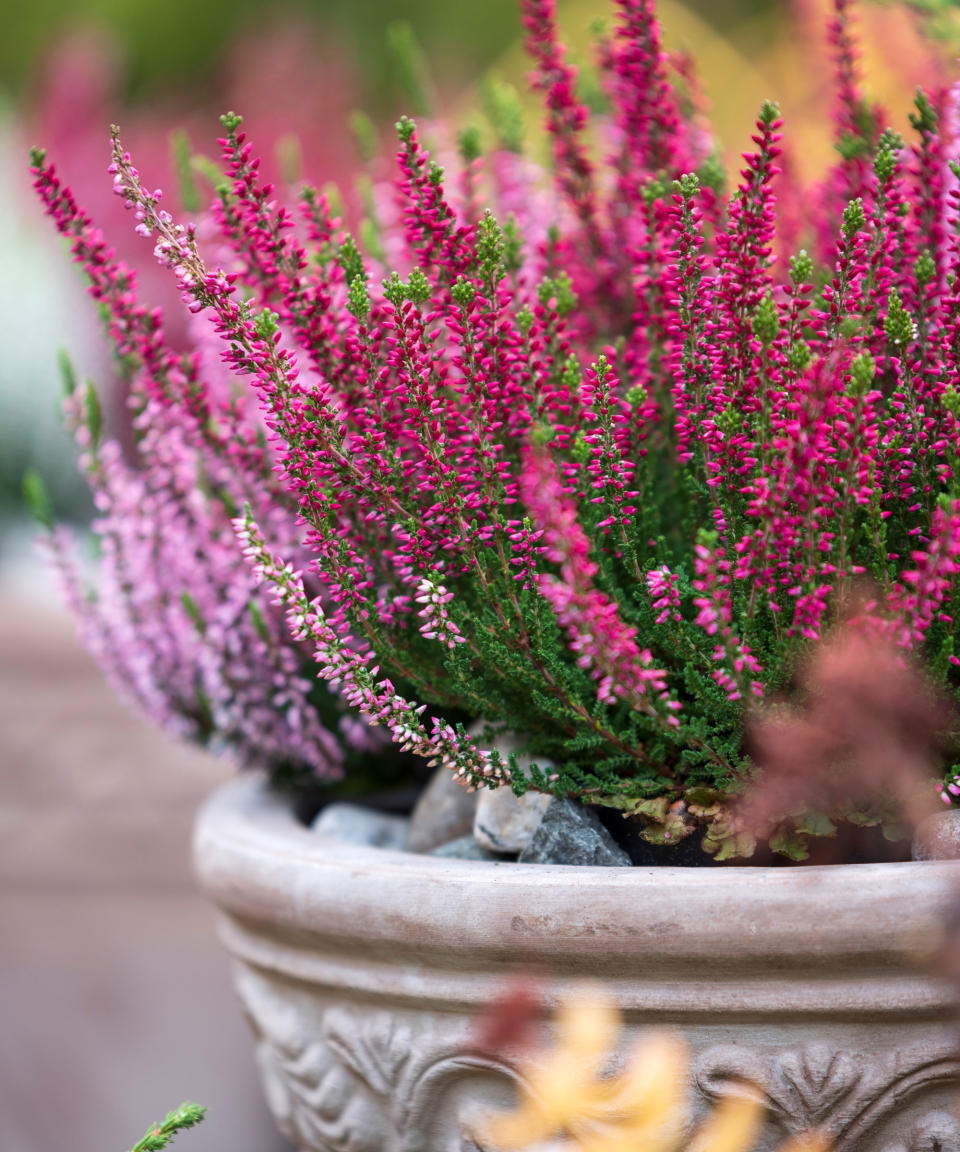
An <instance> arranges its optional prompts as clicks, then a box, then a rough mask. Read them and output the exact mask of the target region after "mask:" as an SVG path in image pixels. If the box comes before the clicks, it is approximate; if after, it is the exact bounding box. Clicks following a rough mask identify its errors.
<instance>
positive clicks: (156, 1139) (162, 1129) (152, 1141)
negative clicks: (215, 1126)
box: [130, 1104, 207, 1152]
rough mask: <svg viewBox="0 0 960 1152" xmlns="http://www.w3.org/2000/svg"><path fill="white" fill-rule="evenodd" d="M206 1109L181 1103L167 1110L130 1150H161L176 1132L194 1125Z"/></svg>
mask: <svg viewBox="0 0 960 1152" xmlns="http://www.w3.org/2000/svg"><path fill="white" fill-rule="evenodd" d="M206 1111H207V1110H206V1108H201V1107H200V1105H199V1104H181V1105H180V1107H179V1108H175V1109H174V1110H173V1111H172V1112H168V1113H167V1115H166V1116H165V1117H164V1119H163V1120H161V1121H160V1123H159V1124H154V1125H152V1126H151V1127H150V1129H149V1131H148V1132H147V1134H146V1135H145V1136H144V1137H143V1139H142V1140H139V1141H138V1142H137V1143H136V1144H134V1146H133V1148H131V1150H130V1152H163V1149H164V1148H166V1147H167V1146H168V1145H169V1144H170V1143H171V1142H172V1140H173V1138H174V1137H175V1136H176V1135H177V1134H178V1133H180V1132H186V1131H187V1130H188V1129H189V1128H194V1127H196V1125H197V1124H199V1123H200V1121H201V1120H202V1119H203V1118H204V1116H205V1115H206Z"/></svg>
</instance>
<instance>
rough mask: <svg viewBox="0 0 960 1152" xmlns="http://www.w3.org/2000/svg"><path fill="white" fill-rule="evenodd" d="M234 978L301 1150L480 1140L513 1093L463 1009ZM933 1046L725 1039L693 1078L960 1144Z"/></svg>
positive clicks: (438, 1149)
mask: <svg viewBox="0 0 960 1152" xmlns="http://www.w3.org/2000/svg"><path fill="white" fill-rule="evenodd" d="M237 989H238V992H239V994H240V998H241V1000H242V1002H243V1004H244V1006H245V1009H246V1012H247V1015H248V1017H249V1019H250V1023H251V1026H252V1028H253V1031H254V1034H255V1037H256V1042H257V1056H258V1061H259V1064H260V1069H261V1075H262V1078H263V1082H264V1088H265V1091H266V1095H267V1100H268V1103H269V1105H270V1107H271V1109H272V1111H273V1113H274V1115H275V1117H276V1119H277V1122H278V1124H279V1126H280V1128H281V1129H282V1131H283V1132H284V1133H285V1135H286V1136H287V1137H288V1138H289V1139H290V1140H291V1141H292V1142H293V1143H294V1144H295V1145H297V1147H298V1148H300V1149H303V1150H304V1152H483V1149H482V1136H481V1135H480V1133H481V1132H482V1121H483V1118H484V1116H485V1115H489V1113H490V1111H491V1110H492V1109H495V1108H502V1107H506V1106H509V1104H510V1102H511V1100H512V1098H513V1090H514V1088H515V1086H516V1084H517V1081H518V1079H519V1076H518V1073H517V1072H516V1071H515V1070H514V1069H512V1068H510V1067H509V1066H508V1065H506V1064H503V1063H499V1062H497V1061H495V1060H491V1059H488V1058H485V1057H481V1056H472V1055H464V1054H463V1051H462V1045H463V1041H464V1039H465V1032H464V1027H463V1022H462V1020H459V1019H458V1018H457V1017H456V1016H453V1017H444V1016H442V1015H438V1014H430V1013H424V1014H423V1015H422V1016H419V1017H418V1016H416V1015H409V1016H405V1015H403V1014H400V1013H398V1012H396V1011H394V1010H392V1009H390V1008H389V1007H383V1008H381V1007H375V1006H373V1005H364V1006H346V1005H343V1004H342V1003H341V1004H335V1005H332V1006H330V1007H325V1006H324V1005H323V1003H322V1002H321V1001H320V1000H319V998H317V997H316V995H315V994H314V993H313V992H312V991H311V990H310V989H309V988H308V987H306V986H301V985H297V984H296V983H294V982H287V981H283V980H281V979H279V978H277V977H272V976H267V975H263V974H261V973H259V972H258V971H257V970H256V969H252V968H249V967H247V966H245V965H241V966H240V969H239V972H238V977H237ZM934 1047H935V1045H934V1044H933V1043H930V1042H928V1043H925V1044H921V1043H918V1042H914V1043H912V1044H908V1045H905V1046H902V1047H901V1048H899V1049H897V1050H895V1051H892V1052H891V1051H887V1052H883V1053H878V1054H868V1053H864V1052H859V1051H856V1050H849V1051H838V1050H836V1049H833V1048H831V1047H830V1046H828V1045H825V1044H807V1045H800V1046H798V1047H796V1048H790V1049H785V1050H781V1051H779V1052H776V1051H775V1052H772V1053H771V1052H770V1051H768V1050H763V1051H761V1050H750V1049H744V1048H743V1047H738V1046H734V1045H725V1046H716V1047H712V1048H710V1049H708V1050H706V1051H705V1052H703V1053H701V1054H700V1056H699V1057H698V1058H697V1060H696V1063H695V1073H694V1083H695V1086H696V1087H697V1088H698V1089H699V1091H700V1093H701V1094H702V1095H703V1097H705V1099H706V1100H707V1101H708V1102H711V1101H715V1100H717V1099H718V1098H720V1097H721V1096H724V1095H729V1094H730V1093H738V1092H749V1093H756V1094H758V1095H759V1096H760V1097H761V1098H762V1099H763V1100H764V1102H765V1104H766V1105H767V1107H768V1109H769V1113H770V1118H771V1122H772V1125H773V1127H774V1128H776V1129H777V1130H778V1131H781V1132H784V1131H785V1132H787V1133H791V1134H792V1133H796V1132H802V1131H805V1130H808V1129H812V1128H823V1129H826V1131H827V1132H828V1133H829V1134H830V1137H831V1140H832V1141H833V1152H960V1122H958V1120H957V1119H956V1118H955V1117H954V1116H953V1114H952V1113H951V1112H950V1111H948V1109H947V1107H946V1106H948V1105H949V1104H950V1103H951V1102H952V1099H953V1097H954V1096H955V1095H956V1092H957V1087H958V1084H960V1077H958V1070H960V1062H958V1060H957V1058H956V1056H955V1054H954V1052H953V1051H952V1050H951V1049H950V1048H949V1046H948V1043H947V1041H945V1040H944V1041H942V1042H941V1047H940V1050H939V1051H933V1049H934ZM911 1125H912V1126H911ZM904 1133H906V1134H905V1135H904ZM893 1137H895V1138H893Z"/></svg>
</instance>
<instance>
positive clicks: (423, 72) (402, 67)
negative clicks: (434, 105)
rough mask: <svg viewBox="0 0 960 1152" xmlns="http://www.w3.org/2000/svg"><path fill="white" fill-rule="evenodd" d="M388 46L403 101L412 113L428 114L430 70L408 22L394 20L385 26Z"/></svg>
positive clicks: (416, 114)
mask: <svg viewBox="0 0 960 1152" xmlns="http://www.w3.org/2000/svg"><path fill="white" fill-rule="evenodd" d="M387 48H388V51H389V53H390V58H391V61H392V63H393V67H394V71H395V74H396V77H397V81H398V83H399V85H400V90H401V92H402V93H403V98H404V103H405V104H406V105H407V107H409V108H412V109H413V114H414V115H415V116H429V115H430V99H429V97H428V95H427V93H428V92H429V90H430V75H429V69H428V66H427V60H426V57H425V56H424V54H423V49H422V48H421V47H420V44H419V42H418V41H417V37H416V34H415V33H414V31H413V26H412V25H411V24H410V23H409V21H407V20H394V21H393V22H392V23H390V24H388V25H387Z"/></svg>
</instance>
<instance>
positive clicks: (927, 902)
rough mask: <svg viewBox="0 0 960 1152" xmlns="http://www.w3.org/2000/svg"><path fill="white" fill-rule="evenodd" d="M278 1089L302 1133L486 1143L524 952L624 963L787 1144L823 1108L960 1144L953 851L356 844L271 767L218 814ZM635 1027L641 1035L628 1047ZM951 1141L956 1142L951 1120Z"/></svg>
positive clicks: (838, 1122)
mask: <svg viewBox="0 0 960 1152" xmlns="http://www.w3.org/2000/svg"><path fill="white" fill-rule="evenodd" d="M195 851H196V867H197V871H198V875H199V878H200V883H201V885H202V886H203V888H204V889H205V890H206V892H207V893H208V894H209V896H210V897H211V899H213V900H214V902H215V903H216V904H217V905H218V906H219V908H220V909H221V912H222V933H223V939H224V942H225V944H226V946H227V948H228V949H229V951H230V953H231V954H232V955H233V957H234V959H235V961H236V982H237V990H238V992H239V994H240V998H241V1000H242V1002H243V1004H244V1007H245V1009H246V1012H247V1015H248V1016H249V1018H250V1023H251V1025H252V1028H253V1032H254V1036H255V1041H256V1046H257V1054H258V1059H259V1063H260V1068H261V1071H262V1076H263V1082H264V1086H265V1089H266V1093H267V1099H268V1101H269V1103H270V1106H271V1108H272V1109H273V1112H274V1115H275V1116H276V1119H277V1122H278V1124H279V1125H280V1127H281V1128H282V1130H283V1131H284V1132H285V1133H286V1135H287V1136H288V1137H289V1138H290V1139H291V1140H292V1141H293V1142H294V1143H295V1144H296V1145H297V1146H298V1147H299V1148H301V1149H311V1150H318V1152H321V1150H322V1152H327V1150H336V1152H390V1150H403V1152H446V1150H450V1152H453V1150H458V1152H459V1150H460V1149H461V1148H475V1147H476V1145H475V1144H474V1143H472V1137H471V1133H472V1132H473V1133H475V1130H476V1121H477V1117H478V1116H479V1115H481V1114H482V1113H484V1112H485V1111H486V1110H488V1109H489V1108H491V1107H494V1106H502V1105H505V1104H506V1103H508V1102H509V1101H510V1100H511V1099H512V1089H513V1086H514V1082H515V1080H516V1077H517V1073H516V1071H515V1064H514V1061H513V1054H511V1053H509V1052H506V1053H504V1054H503V1057H502V1059H500V1060H490V1059H486V1058H483V1057H480V1056H474V1055H470V1054H465V1053H469V1043H470V1036H471V1025H472V1022H473V1020H474V1019H475V1017H476V1016H477V1014H478V1013H480V1012H482V1011H483V1010H484V1008H485V1007H486V1005H487V1004H488V1003H489V1001H490V999H491V997H493V996H494V994H495V993H496V992H497V991H498V990H499V989H501V988H502V987H503V985H504V983H505V981H506V980H507V979H508V978H509V977H510V976H511V974H514V973H516V972H517V971H518V969H524V968H526V969H530V968H534V969H536V970H539V971H540V972H542V973H543V974H544V980H545V984H544V987H545V990H546V993H547V997H548V1000H552V999H556V998H559V997H561V996H563V995H565V994H566V993H568V992H569V991H570V989H571V985H573V984H574V983H575V982H576V981H578V980H580V979H582V978H584V977H589V978H592V979H602V980H603V981H605V982H606V984H607V985H608V986H609V988H610V989H612V991H613V993H614V995H615V996H616V998H617V1000H618V1001H619V1004H620V1007H621V1009H622V1011H623V1013H624V1018H625V1022H626V1030H627V1033H631V1032H635V1031H636V1030H639V1029H641V1028H643V1027H645V1026H648V1025H653V1024H660V1025H663V1024H668V1025H671V1026H673V1027H676V1028H678V1029H680V1030H681V1031H682V1032H683V1034H684V1035H685V1036H686V1038H687V1039H688V1041H689V1043H690V1046H691V1049H692V1052H693V1062H692V1069H691V1075H692V1078H693V1085H692V1090H693V1093H694V1096H695V1098H696V1099H697V1101H698V1102H699V1106H701V1107H705V1106H706V1102H708V1101H711V1100H714V1099H715V1098H717V1097H718V1096H719V1095H721V1094H722V1093H723V1092H724V1091H726V1090H730V1088H731V1086H732V1085H734V1084H736V1083H737V1082H739V1081H747V1082H749V1083H751V1084H754V1085H755V1086H756V1088H757V1090H759V1091H760V1092H761V1093H762V1094H763V1096H764V1097H765V1099H766V1101H767V1103H768V1105H769V1117H770V1119H769V1123H768V1128H767V1130H766V1132H765V1136H764V1141H763V1142H762V1144H761V1145H760V1147H761V1148H763V1149H768V1148H774V1147H775V1146H776V1145H777V1143H778V1142H779V1140H780V1139H781V1138H782V1137H783V1136H784V1135H785V1134H787V1133H791V1132H795V1131H799V1130H803V1129H805V1128H809V1127H812V1126H823V1127H825V1128H826V1129H827V1130H828V1132H829V1133H830V1135H831V1137H832V1139H833V1141H834V1145H833V1147H834V1150H835V1152H895V1150H896V1152H902V1150H903V1149H910V1150H911V1152H924V1150H934V1149H944V1150H946V1149H960V1123H958V1121H957V1119H955V1111H956V1104H957V1095H958V1087H957V1082H958V1072H960V1062H958V1059H957V1055H956V1052H957V1031H956V1026H955V1020H954V1016H955V1012H954V997H953V993H952V990H951V989H950V988H949V987H948V986H946V985H945V984H942V983H940V982H938V981H936V980H934V979H932V978H931V977H929V976H927V975H924V974H923V972H922V969H921V968H920V967H919V966H918V961H919V960H920V959H921V953H922V952H923V951H924V949H928V948H929V946H930V942H931V940H932V939H934V938H935V937H936V935H937V933H938V931H939V926H940V925H941V924H943V923H944V917H945V915H946V913H947V911H948V909H949V907H950V906H951V902H952V901H953V899H954V897H955V893H956V891H957V886H958V884H960V871H958V865H957V864H954V863H912V864H867V865H846V866H836V867H827V868H808V869H795V868H730V869H722V868H717V869H681V868H659V869H644V868H572V867H545V866H532V865H521V864H490V863H475V862H467V861H457V860H444V859H437V858H434V857H430V856H417V855H411V854H405V853H401V852H390V851H386V850H384V849H375V848H362V847H357V846H354V845H347V844H343V845H338V846H337V847H336V850H333V849H331V846H330V845H329V843H326V844H325V843H321V842H319V841H318V839H317V838H315V837H313V836H311V833H310V832H309V830H308V829H306V828H305V827H303V826H301V825H299V824H298V823H297V822H296V821H295V820H294V817H293V816H292V814H291V813H290V812H289V811H288V809H287V808H286V807H285V806H284V805H283V804H282V803H281V802H280V801H279V800H277V799H276V798H274V797H272V796H270V795H269V794H267V793H266V792H265V790H264V789H263V787H262V785H261V784H260V783H258V782H257V781H256V780H254V779H251V778H246V779H243V780H240V781H238V782H235V783H232V784H230V785H228V786H226V787H224V788H221V789H220V790H219V791H218V792H217V793H215V795H214V796H213V797H212V799H211V800H210V801H209V802H208V803H207V805H206V807H205V808H204V810H203V811H202V813H201V815H200V818H199V823H198V827H197V833H196V849H195ZM627 1042H628V1036H626V1035H625V1036H624V1038H623V1043H624V1045H626V1043H627ZM938 1139H939V1140H940V1143H937V1140H938Z"/></svg>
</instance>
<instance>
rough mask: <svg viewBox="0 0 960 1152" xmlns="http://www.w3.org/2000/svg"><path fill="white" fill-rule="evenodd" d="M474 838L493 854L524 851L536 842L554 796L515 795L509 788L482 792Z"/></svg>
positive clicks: (490, 789) (530, 793)
mask: <svg viewBox="0 0 960 1152" xmlns="http://www.w3.org/2000/svg"><path fill="white" fill-rule="evenodd" d="M477 795H478V797H479V799H478V800H477V812H476V815H475V816H474V820H473V835H474V839H475V840H476V841H477V843H478V844H479V845H480V846H481V847H482V848H488V849H489V850H490V851H491V852H522V851H523V850H524V848H526V847H527V845H528V844H529V843H530V841H531V840H532V839H533V834H534V832H536V830H537V827H538V826H539V824H540V821H541V820H542V819H543V816H544V813H545V812H546V810H547V809H548V808H549V807H550V805H551V804H552V803H553V797H552V796H548V795H546V793H543V792H527V793H525V794H524V795H523V796H515V795H514V794H513V791H512V790H511V789H510V788H509V787H508V786H506V785H504V786H501V787H500V788H482V789H481V790H480V791H479V792H478V794H477Z"/></svg>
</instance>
